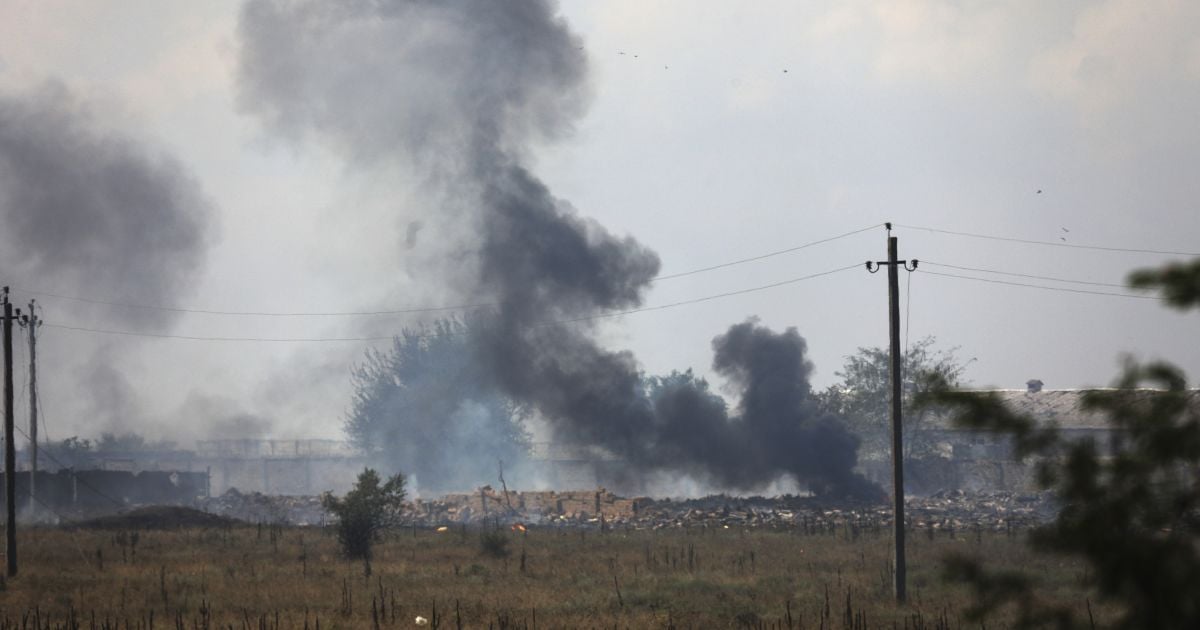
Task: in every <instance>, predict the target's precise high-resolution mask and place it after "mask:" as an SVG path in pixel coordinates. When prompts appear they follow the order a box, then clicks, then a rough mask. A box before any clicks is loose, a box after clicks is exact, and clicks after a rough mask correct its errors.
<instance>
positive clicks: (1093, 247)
mask: <svg viewBox="0 0 1200 630" xmlns="http://www.w3.org/2000/svg"><path fill="white" fill-rule="evenodd" d="M893 225H895V226H896V227H902V228H908V229H910V230H924V231H926V232H935V233H937V234H950V235H953V236H967V237H970V238H982V239H988V240H993V241H1007V242H1010V243H1022V244H1025V245H1048V246H1051V247H1065V248H1069V249H1087V250H1095V251H1102V252H1124V253H1133V254H1164V255H1171V256H1200V252H1183V251H1172V250H1163V249H1141V248H1136V247H1105V246H1101V245H1079V244H1076V243H1062V242H1059V243H1055V242H1054V241H1039V240H1034V239H1025V238H1013V237H1008V236H995V235H991V234H979V233H976V232H960V231H957V230H943V229H941V228H934V227H927V226H923V225H908V224H906V223H894V224H893ZM921 262H925V261H923V260H922V261H921Z"/></svg>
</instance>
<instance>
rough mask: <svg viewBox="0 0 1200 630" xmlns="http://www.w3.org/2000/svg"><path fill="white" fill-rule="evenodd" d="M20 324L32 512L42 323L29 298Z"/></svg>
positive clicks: (32, 508)
mask: <svg viewBox="0 0 1200 630" xmlns="http://www.w3.org/2000/svg"><path fill="white" fill-rule="evenodd" d="M21 325H22V326H28V327H29V513H30V514H33V513H35V512H36V510H37V504H36V501H37V473H38V396H37V329H38V326H41V325H42V320H40V319H38V316H37V305H36V304H35V302H34V301H33V300H29V314H28V315H26V316H24V317H22V318H21Z"/></svg>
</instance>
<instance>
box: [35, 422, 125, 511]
mask: <svg viewBox="0 0 1200 630" xmlns="http://www.w3.org/2000/svg"><path fill="white" fill-rule="evenodd" d="M13 428H15V429H16V430H17V431H18V432H19V433H20V434H21V435H23V436H25V439H27V440H28V439H29V434H28V433H26V432H25V431H23V430H22V429H21V427H19V426H14V427H13ZM43 454H44V455H45V456H46V457H48V458H50V461H52V462H54V463H55V464H58V467H59V468H67V469H73V468H74V466H67V465H66V464H64V463H62V461H61V460H59V459H58V458H57V457H55V456H53V455H51V454H50V450H49V449H47V450H46V451H44V452H43ZM75 482H76V483H79V484H81V485H82V486H83V487H85V488H88V489H89V490H91V491H92V492H94V493H96V495H97V496H99V497H102V498H105V499H108V500H109V501H112V503H113V505H116V506H117V507H124V506H125V502H124V501H118V500H117V499H114V498H112V497H111V496H109V495H107V494H105V493H103V492H101V491H100V490H99V489H98V488H96V486H93V485H92V484H90V483H88V482H86V481H84V480H83V479H80V478H79V475H77V474H76V475H75Z"/></svg>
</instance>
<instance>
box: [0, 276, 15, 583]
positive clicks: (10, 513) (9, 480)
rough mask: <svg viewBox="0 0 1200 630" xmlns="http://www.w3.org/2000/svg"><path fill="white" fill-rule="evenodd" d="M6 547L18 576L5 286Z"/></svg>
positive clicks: (9, 322)
mask: <svg viewBox="0 0 1200 630" xmlns="http://www.w3.org/2000/svg"><path fill="white" fill-rule="evenodd" d="M3 299H4V507H5V512H6V514H7V519H6V520H5V528H4V541H5V545H4V550H5V556H6V557H7V560H8V577H15V576H16V575H17V470H16V469H17V451H16V449H15V448H14V444H13V374H12V369H13V366H12V356H13V347H12V325H13V307H12V302H9V301H8V287H4V296H3Z"/></svg>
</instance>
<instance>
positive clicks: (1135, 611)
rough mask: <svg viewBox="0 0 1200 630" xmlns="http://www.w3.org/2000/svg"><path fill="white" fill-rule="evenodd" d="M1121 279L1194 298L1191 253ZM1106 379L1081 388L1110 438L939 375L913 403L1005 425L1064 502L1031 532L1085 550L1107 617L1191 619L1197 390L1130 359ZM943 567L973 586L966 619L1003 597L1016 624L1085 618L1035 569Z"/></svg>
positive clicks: (1196, 602) (1176, 299) (1199, 420)
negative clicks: (1101, 439)
mask: <svg viewBox="0 0 1200 630" xmlns="http://www.w3.org/2000/svg"><path fill="white" fill-rule="evenodd" d="M1130 284H1132V285H1134V286H1136V287H1139V288H1147V289H1157V290H1159V291H1161V292H1162V294H1163V296H1164V297H1165V298H1166V299H1167V301H1168V303H1170V304H1171V305H1173V306H1176V307H1178V308H1189V307H1196V306H1200V291H1198V290H1197V289H1198V288H1200V263H1196V264H1191V265H1171V266H1168V267H1165V268H1163V269H1157V270H1142V271H1138V272H1135V273H1134V274H1132V275H1131V276H1130ZM1114 385H1115V387H1114V389H1111V390H1095V391H1090V392H1087V393H1086V394H1085V395H1084V397H1083V400H1082V403H1081V404H1082V407H1083V408H1084V409H1085V410H1088V411H1092V412H1099V413H1102V414H1104V415H1105V416H1106V417H1107V419H1108V422H1109V425H1110V427H1111V428H1112V429H1113V435H1114V438H1113V439H1112V441H1111V443H1109V444H1098V443H1096V442H1095V441H1094V440H1091V439H1077V440H1070V439H1067V438H1065V437H1064V436H1063V434H1062V433H1061V432H1060V431H1059V430H1058V429H1057V428H1056V427H1054V426H1052V425H1051V426H1045V425H1041V424H1039V423H1038V421H1037V420H1036V419H1035V418H1032V417H1029V416H1025V415H1021V414H1018V413H1014V412H1013V411H1011V410H1009V409H1008V408H1006V407H1005V405H1004V404H1003V403H1002V401H1001V399H1000V398H999V397H998V396H997V395H995V394H979V393H968V392H958V391H954V390H953V389H952V388H951V387H950V386H949V384H948V383H946V382H935V383H934V386H933V387H932V388H931V389H930V391H929V392H928V393H926V394H925V395H924V396H923V397H922V400H921V401H919V402H920V403H921V404H925V405H933V406H941V407H943V408H948V409H951V410H952V411H953V413H954V422H955V423H956V424H958V425H959V426H962V427H965V428H969V429H973V430H980V431H992V432H997V433H1005V434H1008V435H1011V436H1012V438H1013V443H1014V446H1015V452H1016V455H1017V456H1018V457H1019V458H1022V459H1032V460H1033V461H1034V462H1035V465H1036V466H1037V480H1038V484H1039V485H1040V486H1041V487H1042V488H1043V489H1044V490H1048V491H1050V492H1052V493H1054V494H1055V495H1056V497H1057V498H1058V500H1059V501H1060V502H1061V504H1062V509H1061V511H1060V512H1059V514H1058V516H1057V517H1056V518H1055V520H1054V521H1053V522H1051V523H1049V524H1047V525H1045V526H1042V527H1039V528H1037V529H1035V530H1034V531H1033V532H1032V533H1031V535H1030V538H1029V543H1030V545H1032V546H1033V548H1034V549H1037V550H1039V551H1042V552H1046V553H1053V554H1064V555H1071V556H1076V557H1079V558H1082V559H1083V560H1084V561H1085V562H1086V563H1087V564H1088V565H1089V571H1088V575H1090V576H1092V577H1091V582H1090V584H1089V585H1088V586H1089V587H1090V588H1091V589H1092V590H1093V592H1094V593H1095V595H1096V597H1097V599H1099V600H1100V601H1106V602H1110V603H1112V604H1115V605H1116V606H1118V607H1119V608H1120V610H1121V612H1120V616H1119V618H1118V619H1117V620H1116V623H1115V624H1114V627H1117V628H1200V599H1198V598H1197V597H1196V593H1200V475H1198V474H1197V471H1200V396H1198V395H1197V391H1196V390H1194V389H1188V387H1187V379H1186V378H1185V376H1184V374H1183V373H1182V372H1181V371H1180V370H1179V369H1177V368H1176V367H1174V366H1171V365H1169V364H1166V363H1151V364H1148V365H1139V364H1136V363H1134V362H1132V361H1127V362H1126V365H1125V368H1124V372H1123V374H1122V376H1121V377H1120V378H1119V379H1118V380H1117V381H1116V383H1114ZM946 568H947V571H946V575H947V578H948V579H951V580H954V581H961V582H965V583H967V584H968V585H969V586H970V588H971V589H972V591H973V592H974V595H975V601H974V605H973V607H972V610H971V611H970V612H971V616H972V618H973V619H975V620H982V619H984V618H985V617H987V616H988V615H989V614H990V613H992V612H993V611H995V610H997V609H999V608H1002V607H1012V608H1013V609H1015V610H1016V611H1017V618H1018V624H1017V627H1018V628H1037V627H1057V628H1083V627H1094V626H1093V625H1092V623H1091V620H1090V619H1088V621H1087V623H1085V622H1084V620H1083V619H1082V618H1081V617H1082V615H1081V614H1079V612H1078V611H1075V610H1071V609H1069V608H1066V607H1063V606H1059V605H1052V604H1048V603H1046V602H1044V601H1043V600H1042V599H1041V598H1039V597H1038V596H1037V584H1036V581H1035V580H1034V578H1032V577H1030V576H1028V575H1026V574H1024V573H1022V572H1020V571H1007V572H996V571H992V570H989V569H987V568H986V567H984V566H983V565H982V564H981V563H980V562H979V561H977V560H974V559H972V558H968V557H962V556H956V557H952V558H950V559H949V560H948V562H947V567H946Z"/></svg>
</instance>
